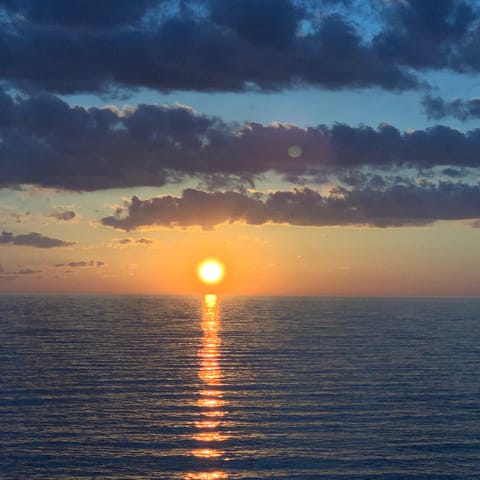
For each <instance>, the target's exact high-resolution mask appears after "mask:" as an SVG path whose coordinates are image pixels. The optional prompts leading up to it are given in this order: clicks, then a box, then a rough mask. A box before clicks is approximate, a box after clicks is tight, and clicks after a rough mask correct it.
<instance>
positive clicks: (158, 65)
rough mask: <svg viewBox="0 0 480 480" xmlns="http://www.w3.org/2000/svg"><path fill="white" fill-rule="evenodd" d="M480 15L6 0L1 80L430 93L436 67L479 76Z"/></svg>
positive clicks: (394, 7) (434, 3)
mask: <svg viewBox="0 0 480 480" xmlns="http://www.w3.org/2000/svg"><path fill="white" fill-rule="evenodd" d="M360 10H361V11H362V12H367V13H368V12H370V13H369V15H370V16H368V15H367V17H365V14H360ZM478 10H479V9H478V2H476V1H474V0H401V1H400V0H398V1H381V2H379V1H373V0H371V1H365V2H361V1H355V0H325V1H323V2H318V1H315V0H228V1H225V0H180V1H179V0H136V1H133V0H97V1H94V0H69V1H66V0H3V2H1V3H0V22H1V23H0V27H2V28H1V29H0V46H1V50H0V78H2V79H3V80H5V81H8V82H11V83H13V84H15V85H16V86H17V87H18V88H27V89H43V90H48V91H50V92H56V93H74V92H85V91H88V92H96V93H99V92H103V91H105V90H107V91H108V90H109V89H115V90H116V89H123V88H126V89H136V88H139V87H148V88H153V89H156V90H159V91H162V92H164V91H170V90H195V91H206V92H214V91H245V90H252V89H261V90H264V91H272V90H280V89H284V88H292V87H293V88H294V87H298V86H305V85H309V86H315V87H322V88H328V89H339V88H364V87H380V88H383V89H388V90H402V89H408V88H422V87H423V86H424V84H425V81H423V80H422V78H421V77H422V74H424V73H426V72H429V71H431V70H447V69H448V70H453V71H457V72H461V73H465V72H478V71H480V54H479V52H478V43H479V42H478V40H479V38H480V26H479V24H480V22H479V11H478ZM373 12H375V14H374V13H373ZM362 15H363V16H362Z"/></svg>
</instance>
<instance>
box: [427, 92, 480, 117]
mask: <svg viewBox="0 0 480 480" xmlns="http://www.w3.org/2000/svg"><path fill="white" fill-rule="evenodd" d="M422 105H423V108H424V110H425V113H426V114H427V116H428V118H430V119H434V120H440V119H442V118H445V117H454V118H457V119H458V120H461V121H462V122H465V121H467V120H471V119H474V118H480V98H472V99H470V100H461V99H458V98H457V99H455V100H452V101H450V102H447V101H445V100H444V99H442V98H441V97H432V96H429V95H427V96H425V97H424V98H423V100H422Z"/></svg>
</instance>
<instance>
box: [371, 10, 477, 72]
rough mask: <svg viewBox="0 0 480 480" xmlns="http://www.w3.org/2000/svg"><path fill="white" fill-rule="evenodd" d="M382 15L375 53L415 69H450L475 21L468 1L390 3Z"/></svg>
mask: <svg viewBox="0 0 480 480" xmlns="http://www.w3.org/2000/svg"><path fill="white" fill-rule="evenodd" d="M385 13H386V19H387V22H386V27H385V29H384V30H383V31H381V32H380V33H379V34H378V35H377V36H376V37H375V39H374V45H375V48H376V50H377V52H378V53H379V55H380V56H381V57H382V58H385V59H386V58H388V59H392V60H394V61H396V62H398V63H399V64H402V65H408V66H410V67H413V68H416V69H425V68H434V69H443V68H447V67H452V65H453V61H454V60H453V59H454V58H455V57H456V56H458V55H459V54H460V53H459V50H461V48H462V45H463V43H464V42H465V40H466V39H467V38H469V35H470V33H471V32H470V29H471V28H472V27H473V25H474V23H475V22H476V20H478V12H477V11H476V9H475V8H474V3H473V2H470V1H468V0H467V1H463V0H402V1H394V2H389V7H388V8H387V10H386V12H385Z"/></svg>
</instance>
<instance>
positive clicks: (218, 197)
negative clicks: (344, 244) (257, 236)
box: [102, 182, 480, 230]
mask: <svg viewBox="0 0 480 480" xmlns="http://www.w3.org/2000/svg"><path fill="white" fill-rule="evenodd" d="M478 217H480V186H478V185H476V186H470V185H465V184H461V183H448V182H444V183H440V184H438V185H431V184H427V185H410V186H395V187H391V188H387V189H384V190H365V189H361V190H352V191H347V190H344V189H338V188H337V189H335V190H334V191H332V192H330V194H328V195H321V194H320V193H319V192H318V191H316V190H312V189H309V188H304V189H294V190H293V191H276V192H272V193H269V194H265V195H260V194H256V195H245V194H241V193H237V192H215V193H207V192H203V191H199V190H194V189H187V190H185V191H184V192H183V195H182V196H181V197H174V196H170V195H166V196H163V197H158V198H152V199H149V200H140V199H139V198H138V197H135V196H134V197H132V200H131V203H130V204H129V206H128V211H127V212H117V215H115V216H110V217H105V218H103V219H102V223H103V224H104V225H106V226H110V227H113V228H117V229H122V230H135V229H137V228H141V227H146V226H152V225H158V226H163V227H170V228H173V227H190V226H199V227H202V228H204V229H212V228H214V227H215V226H217V225H220V224H223V223H235V222H243V223H246V224H249V225H263V224H265V223H276V224H288V225H300V226H331V225H369V226H376V227H392V226H407V225H427V224H430V223H433V222H435V221H437V220H461V219H474V218H478Z"/></svg>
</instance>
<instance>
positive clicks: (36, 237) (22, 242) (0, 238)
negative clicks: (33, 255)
mask: <svg viewBox="0 0 480 480" xmlns="http://www.w3.org/2000/svg"><path fill="white" fill-rule="evenodd" d="M0 245H17V246H24V247H36V248H56V247H68V246H70V245H74V242H65V241H64V240H59V239H57V238H50V237H46V236H44V235H42V234H40V233H35V232H32V233H27V234H21V235H15V234H13V233H12V232H6V231H3V232H2V233H1V235H0Z"/></svg>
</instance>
